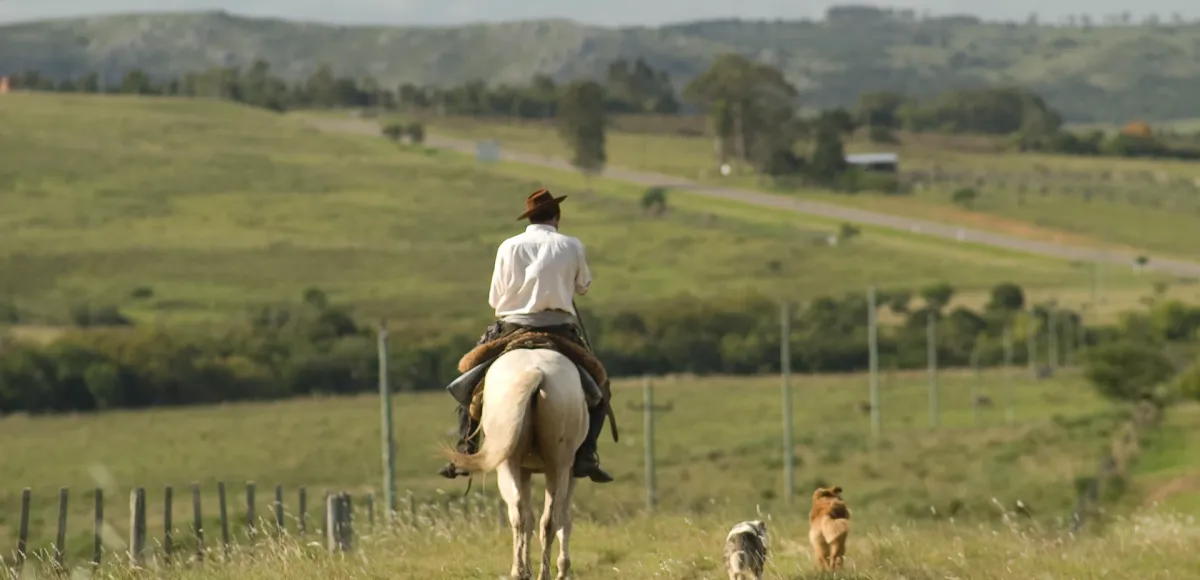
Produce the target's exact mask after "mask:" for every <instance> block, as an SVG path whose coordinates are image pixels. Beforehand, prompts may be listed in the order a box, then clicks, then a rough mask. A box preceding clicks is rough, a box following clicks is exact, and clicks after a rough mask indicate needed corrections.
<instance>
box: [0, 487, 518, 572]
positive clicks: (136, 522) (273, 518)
mask: <svg viewBox="0 0 1200 580" xmlns="http://www.w3.org/2000/svg"><path fill="white" fill-rule="evenodd" d="M245 485H246V487H245V491H246V495H245V497H246V502H247V503H246V505H245V506H244V509H245V516H246V519H245V522H244V527H245V530H246V536H245V539H246V540H247V543H246V545H245V547H250V546H253V545H254V544H255V543H256V541H259V540H262V539H268V538H270V539H279V538H283V537H286V536H287V535H288V532H287V525H286V523H287V518H286V514H285V500H284V488H283V486H282V485H276V486H275V494H274V498H273V500H272V501H271V515H270V516H266V517H268V518H269V519H270V521H258V520H257V518H256V517H255V515H254V514H255V513H256V512H255V505H254V501H255V489H256V486H255V483H254V482H247V483H246V484H245ZM202 489H203V488H202V486H201V485H200V484H199V483H193V484H192V485H191V490H192V493H191V502H190V503H191V508H192V518H191V519H192V522H191V526H190V527H191V529H190V530H187V531H186V532H184V533H185V534H187V535H188V537H187V539H188V540H194V541H195V542H196V545H195V549H194V553H193V552H192V551H191V550H188V549H187V548H186V547H185V546H184V545H183V544H184V542H180V541H179V540H181V539H183V538H182V537H180V536H179V535H178V534H179V530H176V529H175V527H174V525H175V520H174V515H175V513H174V509H173V508H174V499H175V497H174V490H173V488H172V487H171V486H164V487H163V490H162V496H161V497H162V501H163V503H162V506H163V513H162V528H161V533H162V536H161V538H162V541H161V542H160V543H159V544H158V549H157V551H156V553H152V552H153V550H152V549H151V548H150V547H149V546H148V544H147V539H148V536H151V535H152V534H151V531H150V529H149V527H150V526H148V525H147V522H148V513H147V490H146V488H144V487H136V488H133V489H131V490H130V492H129V506H130V509H129V529H128V531H129V536H128V539H129V543H128V548H127V551H126V552H125V553H124V554H123V557H121V556H122V554H120V553H119V552H118V551H117V550H115V549H113V548H111V547H107V546H106V545H105V543H104V541H103V532H104V528H105V525H106V521H105V515H104V514H105V509H104V508H105V494H104V490H103V489H101V488H95V489H94V490H93V493H94V499H95V501H94V503H93V514H92V516H93V517H92V524H93V530H92V543H93V545H92V550H91V556H90V558H89V559H88V560H87V561H86V564H87V565H89V566H91V567H99V566H101V565H102V564H106V563H117V562H120V561H122V560H127V561H128V564H129V565H130V566H132V567H134V568H144V567H146V566H147V565H148V564H153V565H173V564H186V563H191V562H197V563H198V562H202V561H203V560H205V559H206V557H210V556H211V555H212V554H213V553H214V552H215V551H216V547H215V546H209V545H207V544H206V542H205V533H204V532H205V522H204V518H203V512H202V508H203V505H202V501H201V497H202ZM217 492H218V493H217V495H218V503H219V510H218V511H219V517H218V520H219V521H218V522H216V523H219V525H220V526H221V549H220V554H222V555H223V558H224V559H226V560H228V559H229V558H230V557H232V555H233V549H234V547H235V546H237V545H238V542H237V541H236V538H231V534H230V521H229V518H230V514H229V510H228V509H227V505H226V487H225V483H224V482H219V483H218V484H217ZM69 497H70V489H69V488H67V487H63V488H60V489H59V499H58V510H57V520H56V522H57V526H56V528H55V535H54V541H53V544H52V545H51V547H50V550H49V554H48V555H49V556H50V558H48V559H46V560H47V562H48V563H49V564H50V565H51V566H53V568H54V569H55V570H57V571H60V572H63V571H66V570H68V569H69V568H70V564H71V563H70V562H68V558H67V554H68V545H67V537H68V536H67V532H68V527H67V523H68V516H69V515H70V512H69V509H68V507H69ZM297 497H298V508H299V512H298V513H296V514H293V516H294V517H293V519H294V521H295V522H296V531H297V533H298V535H299V536H302V537H303V536H308V535H309V534H310V531H316V532H317V533H318V534H320V535H321V536H322V538H323V540H324V541H323V542H322V543H323V544H324V545H325V546H326V547H327V549H328V550H329V551H330V552H331V553H340V552H346V551H349V550H351V549H352V546H353V545H354V536H355V532H356V531H359V532H361V531H363V530H366V531H373V530H375V529H377V528H376V526H377V520H376V514H375V510H376V509H384V510H385V513H384V517H383V519H382V520H381V521H382V523H383V525H385V526H394V525H417V524H418V523H421V522H426V521H432V520H435V519H440V518H445V517H453V515H454V511H455V508H456V507H457V508H459V511H460V512H461V514H462V517H468V518H475V519H479V520H481V521H486V520H492V516H491V514H492V513H493V512H492V509H493V508H492V507H491V503H492V501H494V502H496V504H497V506H498V510H497V512H495V513H498V514H499V517H498V518H496V519H495V520H494V521H495V523H496V524H497V525H498V526H499V527H501V528H505V529H507V527H508V515H507V510H506V509H505V506H504V503H503V501H501V500H499V498H491V499H490V500H489V498H485V496H484V495H483V494H482V493H475V494H471V495H470V496H465V497H463V498H462V499H459V500H453V499H452V500H447V501H444V502H421V501H418V500H417V499H416V497H415V496H414V495H411V494H410V495H409V510H408V514H407V517H404V516H402V515H401V513H394V514H391V515H390V516H389V514H387V513H386V510H387V507H386V504H384V505H381V506H379V508H377V506H376V501H375V492H374V491H368V492H366V493H364V494H363V495H361V496H360V497H361V498H362V500H361V502H355V501H354V497H353V496H352V495H351V493H349V492H348V491H344V490H341V491H337V492H333V493H331V492H329V491H326V492H325V493H324V497H325V500H324V502H322V504H321V506H320V508H319V509H320V510H321V528H320V530H310V529H309V525H308V515H309V514H308V507H309V506H308V491H307V488H306V487H304V486H300V487H299V488H298V496H297ZM32 511H33V489H31V488H24V489H23V490H22V492H21V519H20V527H19V530H18V536H17V545H16V549H15V551H14V552H12V558H11V559H10V560H4V559H0V571H2V572H8V573H9V575H10V576H11V577H12V578H19V577H20V576H21V572H22V570H23V568H24V566H25V564H26V562H27V561H28V559H29V557H30V555H33V554H36V553H37V552H38V550H30V548H29V546H30V544H29V535H30V526H29V521H30V518H31V514H32ZM363 512H365V513H363ZM356 514H357V515H360V516H366V517H365V521H364V523H365V527H364V528H361V529H359V530H356V527H355V525H354V518H355V515H356ZM185 521H186V518H185ZM268 530H270V532H268ZM189 532H190V533H189ZM264 532H266V533H264ZM272 532H273V533H272ZM185 552H187V553H189V555H190V556H191V557H183V558H179V557H178V556H180V555H181V554H183V553H185ZM6 564H7V565H6ZM79 564H82V562H81V563H79ZM0 576H4V574H0Z"/></svg>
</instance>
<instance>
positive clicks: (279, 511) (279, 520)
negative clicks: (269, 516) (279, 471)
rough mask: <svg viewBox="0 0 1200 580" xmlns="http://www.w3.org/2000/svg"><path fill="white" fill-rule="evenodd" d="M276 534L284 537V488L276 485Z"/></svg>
mask: <svg viewBox="0 0 1200 580" xmlns="http://www.w3.org/2000/svg"><path fill="white" fill-rule="evenodd" d="M273 507H274V508H275V532H276V533H277V534H279V535H280V536H282V535H283V530H284V527H283V486H282V485H280V484H278V483H277V484H275V505H274V506H273Z"/></svg>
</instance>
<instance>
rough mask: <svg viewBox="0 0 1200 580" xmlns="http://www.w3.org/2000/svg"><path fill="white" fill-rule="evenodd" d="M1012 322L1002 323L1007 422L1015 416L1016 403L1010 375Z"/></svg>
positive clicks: (1005, 414) (1005, 416) (1005, 418)
mask: <svg viewBox="0 0 1200 580" xmlns="http://www.w3.org/2000/svg"><path fill="white" fill-rule="evenodd" d="M1012 339H1013V336H1012V323H1011V322H1005V323H1004V386H1005V387H1007V391H1008V404H1007V406H1008V408H1007V409H1006V410H1005V413H1004V420H1005V421H1006V422H1007V423H1010V424H1011V423H1012V422H1013V419H1014V417H1015V416H1016V411H1015V410H1014V407H1015V406H1016V404H1017V401H1016V399H1017V396H1016V395H1017V393H1016V387H1015V386H1014V385H1015V384H1014V383H1013V377H1012V362H1013V344H1012Z"/></svg>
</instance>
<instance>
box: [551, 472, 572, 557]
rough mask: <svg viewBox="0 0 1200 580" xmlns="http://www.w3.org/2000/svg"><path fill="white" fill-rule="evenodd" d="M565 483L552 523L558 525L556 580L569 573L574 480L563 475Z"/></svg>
mask: <svg viewBox="0 0 1200 580" xmlns="http://www.w3.org/2000/svg"><path fill="white" fill-rule="evenodd" d="M563 478H564V479H565V480H566V482H567V489H566V493H563V494H562V495H561V496H560V497H559V499H558V500H557V501H556V502H555V509H556V510H558V511H557V513H556V514H555V516H554V521H555V523H556V524H558V580H566V579H567V576H568V575H569V574H570V573H571V498H572V497H574V496H575V481H576V480H575V478H574V477H571V474H570V473H569V472H566V473H564V475H563Z"/></svg>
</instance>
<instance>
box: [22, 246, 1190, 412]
mask: <svg viewBox="0 0 1200 580" xmlns="http://www.w3.org/2000/svg"><path fill="white" fill-rule="evenodd" d="M851 231H852V228H847V229H846V230H845V231H844V232H843V236H844V237H848V234H849V233H850V232H851ZM1004 287H1005V288H1008V286H1004ZM998 288H999V287H998ZM1010 292H1015V293H1017V294H1021V295H1023V292H1021V291H1020V288H1019V287H1015V288H1011V289H1009V290H1005V292H1004V293H1005V294H1007V293H1010ZM953 293H954V288H953V287H951V286H948V285H944V284H941V285H934V286H930V287H929V288H926V289H925V290H924V291H923V292H921V295H922V296H923V297H924V298H925V299H926V300H927V301H928V303H929V305H930V306H933V307H934V308H936V309H938V310H941V309H944V308H945V306H946V304H947V303H948V302H949V300H950V299H951V298H952V297H953ZM911 296H912V293H911V292H907V291H903V290H892V291H887V290H880V291H879V293H878V296H877V298H878V299H877V301H876V303H877V307H878V308H889V309H891V310H892V311H893V312H895V313H896V314H897V315H899V316H904V317H905V320H904V322H903V324H900V325H896V326H884V327H882V328H880V329H879V336H878V339H879V342H878V345H879V357H880V361H881V362H882V366H884V367H889V366H893V365H894V368H896V369H912V368H922V367H923V366H924V365H925V362H926V344H925V331H926V324H927V320H928V315H929V312H930V311H929V310H928V309H927V308H919V309H912V308H909V307H908V302H909V300H910V297H911ZM1003 302H1005V303H1006V304H1007V305H1009V306H1011V305H1012V304H1013V303H1014V301H1013V300H1011V298H1008V299H1005V300H1004V301H1003ZM866 308H867V301H866V296H865V295H864V294H862V293H849V294H845V295H842V296H826V297H821V298H817V299H815V300H812V301H811V302H809V303H808V304H806V305H804V306H803V307H802V308H798V309H795V310H793V313H794V314H793V321H792V333H791V335H790V337H789V342H790V345H791V352H792V368H793V369H794V370H795V372H797V373H805V372H853V371H861V370H864V369H866V368H867V364H868V360H867V356H868V354H867V350H866V349H865V348H864V345H865V344H866V341H867V334H868V329H867V317H866V316H864V310H866ZM81 312H86V316H85V315H83V314H81V315H80V318H81V320H83V321H85V322H87V325H88V326H95V325H93V324H92V321H93V318H94V317H93V314H92V311H91V310H90V309H87V310H83V309H81ZM100 312H104V309H100ZM1058 312H1059V313H1060V314H1061V315H1062V316H1070V317H1075V316H1076V315H1075V314H1074V313H1071V312H1069V311H1064V310H1059V311H1058ZM583 315H584V318H585V319H586V320H587V322H588V329H589V331H590V332H591V338H592V343H593V345H594V348H595V349H596V352H597V355H598V356H599V357H600V359H601V360H602V361H603V362H604V365H605V367H606V368H607V370H608V372H609V374H610V375H611V376H614V377H620V376H637V375H641V374H643V373H666V372H689V371H690V372H694V373H697V374H713V373H721V374H752V373H753V374H757V373H764V372H778V371H779V351H780V336H779V304H778V303H777V302H776V301H774V300H770V299H767V298H764V297H761V296H744V297H739V298H728V297H727V298H726V299H725V300H723V301H719V302H718V301H711V300H700V299H697V298H693V297H680V298H675V299H672V300H668V301H664V302H661V303H653V304H646V305H644V306H643V307H641V308H638V309H636V310H635V309H624V310H613V311H609V312H605V313H603V315H599V314H597V313H593V312H584V313H583ZM1142 318H1146V317H1145V316H1143V317H1142ZM1039 320H1041V319H1039ZM936 322H937V325H938V328H937V331H938V337H939V340H938V342H939V344H938V347H937V348H938V357H939V363H940V364H941V365H943V366H944V367H955V366H965V365H967V364H969V363H970V360H971V356H972V353H973V352H974V351H976V350H979V351H980V352H979V360H981V361H985V363H986V364H999V362H1000V361H1001V360H1002V358H1003V357H1002V353H1001V352H1000V349H1001V342H1002V341H1000V340H998V338H999V336H1000V334H1001V332H1002V327H1001V326H1000V325H997V324H993V320H990V319H989V318H987V317H985V316H983V315H981V314H979V313H977V312H974V311H972V310H970V309H967V308H955V309H953V311H951V312H949V314H948V315H947V316H944V317H942V316H938V317H937V319H936ZM1146 328H1150V329H1151V330H1150V331H1149V332H1151V334H1149V335H1146V334H1144V333H1145V332H1147V330H1146ZM1153 332H1154V330H1153V326H1152V325H1150V324H1148V323H1147V324H1132V325H1128V327H1119V326H1113V327H1108V328H1095V329H1089V331H1088V334H1089V342H1090V343H1093V344H1096V343H1102V342H1104V341H1108V342H1110V343H1112V344H1107V345H1103V347H1102V348H1101V347H1094V348H1093V349H1091V351H1092V356H1093V357H1094V360H1091V359H1089V361H1088V364H1089V368H1088V372H1089V377H1090V378H1091V379H1092V380H1093V382H1094V383H1096V384H1097V385H1098V387H1097V388H1098V389H1101V390H1102V391H1103V392H1105V393H1106V395H1108V396H1112V397H1114V398H1118V399H1127V398H1138V397H1141V396H1143V394H1144V393H1149V392H1150V389H1152V388H1153V387H1154V386H1156V385H1157V384H1158V383H1160V382H1161V381H1162V379H1164V378H1166V377H1169V376H1170V374H1171V372H1173V367H1172V365H1171V364H1170V362H1169V361H1167V360H1166V357H1165V355H1164V354H1163V349H1162V348H1159V346H1157V345H1158V344H1160V343H1161V342H1162V340H1163V339H1161V338H1157V337H1156V336H1155V335H1154V334H1153ZM1158 332H1159V333H1160V334H1161V333H1162V331H1161V330H1159V331H1158ZM1131 333H1142V334H1131ZM1171 335H1172V336H1180V333H1178V332H1172V333H1171ZM394 336H404V335H403V334H400V333H397V334H394ZM1132 336H1137V337H1148V338H1131V337H1132ZM1181 340H1183V339H1182V338H1181ZM475 341H476V336H465V335H464V336H443V337H438V338H432V339H429V338H426V339H421V340H420V341H413V342H407V343H405V342H402V341H398V340H396V341H392V343H391V344H392V349H393V350H392V353H391V362H390V364H389V366H388V368H389V369H390V370H389V372H390V373H391V374H390V380H391V381H392V383H393V384H395V385H397V387H398V388H401V389H403V388H405V387H409V388H413V389H440V388H442V387H444V385H445V384H446V383H448V382H449V381H450V380H452V379H454V378H455V377H456V376H458V372H457V369H456V368H455V367H456V363H457V361H458V359H459V358H460V357H461V356H462V354H463V353H465V352H466V351H468V350H469V349H470V348H472V346H473V345H474V344H475ZM1155 341H1158V342H1155ZM1169 344H1171V345H1174V344H1175V343H1169ZM1151 345H1156V346H1151ZM1014 354H1015V355H1016V360H1014V361H1013V363H1014V364H1022V361H1023V358H1024V356H1025V351H1024V349H1016V352H1015V353H1014ZM1188 356H1190V357H1193V358H1194V357H1195V356H1196V353H1195V352H1190V353H1188ZM375 357H376V342H375V339H374V333H373V331H371V330H370V329H368V328H365V327H364V326H362V325H360V324H359V322H358V321H357V320H356V319H355V317H354V316H353V315H352V313H351V312H350V311H349V310H348V309H347V308H345V307H344V306H340V305H338V304H336V303H333V302H331V300H330V298H329V296H327V295H325V293H324V292H322V291H321V290H320V289H317V288H311V289H309V290H307V291H305V292H304V293H303V295H302V296H301V297H300V299H299V300H297V302H296V303H294V304H281V305H275V306H270V307H264V308H259V309H256V310H254V311H252V312H250V313H249V315H248V317H247V324H245V325H240V326H238V327H236V328H234V329H231V330H228V331H225V332H220V333H216V334H192V333H184V332H179V331H165V330H159V329H153V328H135V329H129V328H94V327H93V328H88V329H87V330H80V331H75V332H71V333H67V334H66V335H64V336H62V337H60V338H59V339H57V340H56V341H54V342H53V343H51V344H49V345H44V346H42V345H23V344H20V343H17V344H14V345H10V346H6V347H5V348H4V349H0V410H3V412H12V411H16V410H24V411H28V412H34V413H50V412H65V411H88V410H96V409H111V408H137V407H146V406H153V405H186V404H196V403H214V402H218V401H237V400H247V399H275V398H282V397H289V396H296V395H304V394H309V393H356V392H364V391H370V390H374V389H376V388H377V386H378V378H379V377H378V362H377V360H376V358H375ZM1188 360H1190V359H1188ZM1197 372H1200V371H1197ZM1185 384H1186V385H1191V384H1193V383H1185ZM1180 389H1184V387H1183V386H1181V387H1180ZM1187 392H1188V393H1196V392H1200V389H1197V388H1195V387H1187Z"/></svg>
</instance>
